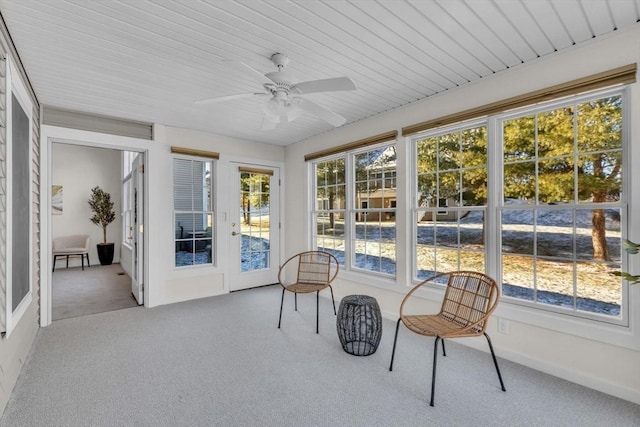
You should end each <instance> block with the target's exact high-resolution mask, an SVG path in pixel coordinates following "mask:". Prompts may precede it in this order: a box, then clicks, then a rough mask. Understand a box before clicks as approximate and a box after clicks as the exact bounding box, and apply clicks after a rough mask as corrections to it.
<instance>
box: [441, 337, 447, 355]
mask: <svg viewBox="0 0 640 427" xmlns="http://www.w3.org/2000/svg"><path fill="white" fill-rule="evenodd" d="M440 339H441V340H442V355H443V356H446V355H447V352H446V351H445V349H444V338H440Z"/></svg>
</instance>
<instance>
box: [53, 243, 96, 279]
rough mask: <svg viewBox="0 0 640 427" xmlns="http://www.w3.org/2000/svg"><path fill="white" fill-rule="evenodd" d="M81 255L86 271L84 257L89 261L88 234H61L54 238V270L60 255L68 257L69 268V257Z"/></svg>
mask: <svg viewBox="0 0 640 427" xmlns="http://www.w3.org/2000/svg"><path fill="white" fill-rule="evenodd" d="M70 256H79V257H80V258H81V259H82V270H83V271H84V257H85V256H86V257H87V266H89V267H91V263H90V262H89V236H88V235H86V234H76V235H73V236H61V237H56V238H55V239H53V271H56V261H57V259H58V257H66V258H67V268H69V257H70Z"/></svg>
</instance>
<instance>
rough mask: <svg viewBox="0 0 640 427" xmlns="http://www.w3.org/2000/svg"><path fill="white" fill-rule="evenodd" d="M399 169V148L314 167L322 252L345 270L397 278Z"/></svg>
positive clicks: (378, 149) (352, 154)
mask: <svg viewBox="0 0 640 427" xmlns="http://www.w3.org/2000/svg"><path fill="white" fill-rule="evenodd" d="M395 169H396V149H395V145H382V146H377V147H376V148H368V149H366V150H364V151H363V150H360V151H353V152H345V153H343V154H341V155H340V156H338V157H336V158H334V159H327V160H320V161H317V162H315V163H313V170H314V176H315V186H314V194H315V203H314V206H315V210H314V212H313V222H314V223H315V231H316V232H315V234H314V236H313V237H314V240H315V245H316V247H317V248H318V249H320V250H326V251H329V252H331V253H333V254H334V255H335V256H336V257H337V258H338V260H339V261H340V263H341V264H342V265H344V266H345V268H347V269H351V270H361V271H368V272H375V273H379V274H381V275H386V276H395V273H396V223H395V219H396V170H395ZM345 236H351V238H348V239H345Z"/></svg>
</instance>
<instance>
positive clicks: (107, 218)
mask: <svg viewBox="0 0 640 427" xmlns="http://www.w3.org/2000/svg"><path fill="white" fill-rule="evenodd" d="M88 203H89V206H90V207H91V211H92V212H93V215H92V216H91V218H89V220H90V221H91V222H92V223H94V224H96V225H99V226H100V227H102V234H103V241H102V243H107V226H108V225H109V224H111V223H112V222H113V221H114V220H115V219H116V213H115V211H114V210H113V205H114V202H112V201H111V195H110V194H109V193H105V192H104V191H103V190H102V189H101V188H100V187H99V186H96V187H93V188H92V189H91V197H90V198H89V200H88Z"/></svg>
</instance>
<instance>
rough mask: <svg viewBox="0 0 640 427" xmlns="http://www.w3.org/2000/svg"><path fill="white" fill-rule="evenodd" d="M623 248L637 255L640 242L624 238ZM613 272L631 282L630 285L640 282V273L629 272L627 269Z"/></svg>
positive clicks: (639, 249)
mask: <svg viewBox="0 0 640 427" xmlns="http://www.w3.org/2000/svg"><path fill="white" fill-rule="evenodd" d="M622 248H623V249H624V250H625V252H626V253H628V254H631V255H635V254H637V253H638V252H639V251H640V244H638V243H634V242H632V241H631V240H624V241H623V242H622ZM613 274H615V275H616V276H620V277H622V278H623V279H624V280H626V281H627V282H629V284H630V285H637V284H638V283H640V275H636V274H629V273H627V272H626V271H616V272H614V273H613Z"/></svg>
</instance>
